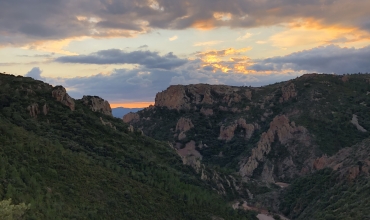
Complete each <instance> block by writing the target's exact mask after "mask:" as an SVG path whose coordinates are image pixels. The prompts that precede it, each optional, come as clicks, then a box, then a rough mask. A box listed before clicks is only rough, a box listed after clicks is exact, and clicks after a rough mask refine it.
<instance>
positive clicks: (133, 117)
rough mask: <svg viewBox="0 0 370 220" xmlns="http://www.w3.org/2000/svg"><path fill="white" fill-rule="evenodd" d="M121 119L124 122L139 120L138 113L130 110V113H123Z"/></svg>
mask: <svg viewBox="0 0 370 220" xmlns="http://www.w3.org/2000/svg"><path fill="white" fill-rule="evenodd" d="M122 120H123V122H125V123H135V122H138V121H139V120H140V115H139V114H137V113H133V112H130V113H127V114H126V115H124V116H123V118H122Z"/></svg>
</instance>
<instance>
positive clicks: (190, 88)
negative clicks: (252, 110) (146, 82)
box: [155, 84, 252, 110]
mask: <svg viewBox="0 0 370 220" xmlns="http://www.w3.org/2000/svg"><path fill="white" fill-rule="evenodd" d="M244 98H245V99H249V100H250V99H252V92H251V90H250V89H247V88H243V87H233V86H224V85H208V84H195V85H187V86H183V85H173V86H170V87H169V88H168V89H167V90H165V91H163V92H160V93H158V94H157V95H156V98H155V106H158V107H167V108H168V109H176V110H180V109H184V110H189V109H191V107H192V105H199V104H208V105H213V104H217V103H227V105H228V106H230V105H231V104H232V103H237V102H240V101H241V100H242V99H244Z"/></svg>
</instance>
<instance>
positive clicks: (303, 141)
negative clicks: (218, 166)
mask: <svg viewBox="0 0 370 220" xmlns="http://www.w3.org/2000/svg"><path fill="white" fill-rule="evenodd" d="M274 144H275V145H276V144H279V145H280V146H282V147H283V148H284V151H286V154H285V155H284V156H283V155H279V157H278V158H274V159H271V158H269V157H268V156H269V154H270V152H271V151H272V150H273V148H274ZM314 147H315V145H314V144H313V142H312V140H311V137H310V135H309V133H308V131H307V129H306V128H304V127H302V126H296V125H295V123H294V122H290V121H289V119H288V118H287V117H286V116H285V115H279V116H276V117H275V118H274V119H273V120H272V122H271V123H270V128H269V129H268V130H267V131H266V132H264V133H262V135H261V137H260V140H259V141H258V143H257V146H256V147H255V148H253V149H252V155H251V156H250V157H249V158H248V159H247V161H246V163H242V164H241V166H240V170H239V172H240V175H241V176H242V177H252V176H253V174H254V171H255V170H256V169H257V168H258V166H261V165H263V164H264V165H266V166H264V167H263V171H262V173H261V176H262V180H264V181H267V182H275V181H274V179H277V180H278V181H279V180H280V181H283V180H284V179H292V178H293V177H294V176H299V175H301V174H304V173H305V170H310V168H311V161H312V160H313V158H315V155H314V154H313V150H314ZM300 151H301V152H300ZM302 151H304V152H306V155H305V157H304V160H303V161H299V157H298V155H299V153H302ZM297 162H298V163H299V164H305V166H304V167H301V168H299V167H298V166H297V164H296V163H297ZM278 181H276V182H278Z"/></svg>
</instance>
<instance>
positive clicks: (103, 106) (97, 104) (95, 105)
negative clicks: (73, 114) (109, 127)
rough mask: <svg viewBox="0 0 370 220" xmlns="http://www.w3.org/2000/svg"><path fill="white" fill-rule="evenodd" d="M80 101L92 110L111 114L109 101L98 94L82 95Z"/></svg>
mask: <svg viewBox="0 0 370 220" xmlns="http://www.w3.org/2000/svg"><path fill="white" fill-rule="evenodd" d="M81 101H82V103H83V104H84V105H86V106H89V107H90V109H91V110H92V111H94V112H101V113H103V114H105V115H109V116H112V109H111V107H110V104H109V102H108V101H106V100H104V99H102V98H100V97H98V96H83V98H82V100H81Z"/></svg>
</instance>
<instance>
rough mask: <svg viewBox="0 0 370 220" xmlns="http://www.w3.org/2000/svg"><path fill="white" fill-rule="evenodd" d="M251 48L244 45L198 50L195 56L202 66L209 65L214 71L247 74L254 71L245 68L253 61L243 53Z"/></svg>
mask: <svg viewBox="0 0 370 220" xmlns="http://www.w3.org/2000/svg"><path fill="white" fill-rule="evenodd" d="M251 49H252V48H251V47H245V48H240V49H235V48H228V49H225V50H211V51H205V52H200V53H198V54H196V56H197V57H199V58H200V59H201V60H202V67H206V66H211V67H212V68H213V71H214V72H216V71H221V72H224V73H229V72H234V73H244V74H247V73H251V72H254V71H252V70H248V69H247V67H248V66H250V65H252V64H253V62H252V60H251V59H250V58H249V57H247V56H245V55H243V53H245V52H247V51H249V50H251Z"/></svg>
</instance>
